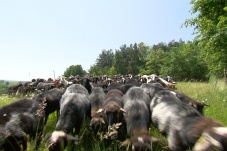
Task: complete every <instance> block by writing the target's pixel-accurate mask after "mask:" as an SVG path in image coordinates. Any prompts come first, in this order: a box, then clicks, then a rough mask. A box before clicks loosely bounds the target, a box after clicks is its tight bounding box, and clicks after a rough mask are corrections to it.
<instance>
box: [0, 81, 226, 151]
mask: <svg viewBox="0 0 227 151" xmlns="http://www.w3.org/2000/svg"><path fill="white" fill-rule="evenodd" d="M223 83H224V82H223V80H219V81H215V80H210V82H209V83H202V82H178V83H177V85H176V86H177V91H181V92H184V93H185V94H187V95H188V96H190V97H191V98H194V99H195V100H198V101H201V102H204V103H206V104H207V105H209V106H207V107H205V109H204V114H205V116H208V117H212V118H213V119H216V120H217V121H220V122H222V123H223V124H224V125H225V126H227V112H226V108H227V93H226V92H227V88H226V87H225V86H224V84H223ZM17 99H19V98H9V97H8V96H7V95H2V96H0V106H4V105H6V104H9V103H10V102H13V101H15V100H17ZM56 122H57V120H56V114H55V113H52V114H51V115H50V117H49V121H48V122H47V125H46V128H45V133H49V132H52V131H53V129H54V127H55V124H56ZM88 122H89V121H88V120H87V121H86V122H85V123H84V126H83V128H82V130H81V134H80V136H83V137H82V140H81V142H79V144H78V145H76V150H80V151H83V150H84V151H88V150H90V151H103V150H123V151H124V150H127V148H121V149H119V145H120V141H119V140H116V141H113V142H106V141H103V140H101V141H100V140H98V139H96V138H95V136H94V135H93V133H92V131H91V130H90V129H89V127H88ZM150 134H151V135H152V136H155V137H161V138H163V139H164V137H163V136H162V135H161V134H160V133H159V132H158V131H157V130H156V129H155V128H153V127H151V128H150ZM164 140H165V139H164ZM45 142H46V139H45V137H44V139H43V141H42V143H41V145H40V149H39V150H40V151H47V147H46V144H45ZM107 144H108V145H107ZM165 146H166V144H165V143H161V144H158V145H156V146H153V149H154V150H155V151H159V150H160V151H161V150H165ZM33 148H34V143H33V142H30V143H29V145H28V150H29V151H32V150H33ZM67 150H70V147H68V148H66V151H67Z"/></svg>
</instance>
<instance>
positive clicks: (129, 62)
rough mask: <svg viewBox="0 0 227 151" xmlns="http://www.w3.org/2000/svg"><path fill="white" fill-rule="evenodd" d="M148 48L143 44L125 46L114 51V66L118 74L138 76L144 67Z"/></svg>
mask: <svg viewBox="0 0 227 151" xmlns="http://www.w3.org/2000/svg"><path fill="white" fill-rule="evenodd" d="M149 50H150V47H149V46H147V45H145V44H144V43H139V44H137V43H135V44H134V45H132V44H130V46H129V47H128V46H127V45H126V44H124V45H122V46H121V47H120V50H116V52H115V58H114V66H115V68H116V71H117V73H118V74H122V75H125V74H133V75H137V74H139V71H140V69H141V68H143V67H144V65H145V58H146V57H147V55H148V53H149Z"/></svg>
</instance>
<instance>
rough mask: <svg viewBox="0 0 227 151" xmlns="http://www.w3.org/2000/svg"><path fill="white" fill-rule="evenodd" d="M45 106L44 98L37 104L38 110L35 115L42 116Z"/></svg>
mask: <svg viewBox="0 0 227 151" xmlns="http://www.w3.org/2000/svg"><path fill="white" fill-rule="evenodd" d="M46 106H47V103H46V97H44V98H43V100H42V102H41V103H40V104H39V109H38V110H37V112H36V115H38V116H40V117H41V116H43V115H44V113H45V108H46Z"/></svg>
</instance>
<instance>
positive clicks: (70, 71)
mask: <svg viewBox="0 0 227 151" xmlns="http://www.w3.org/2000/svg"><path fill="white" fill-rule="evenodd" d="M71 75H72V76H76V75H79V76H84V75H86V71H85V70H83V68H82V66H81V65H71V66H70V67H69V68H67V69H66V71H65V72H64V76H65V77H69V76H71Z"/></svg>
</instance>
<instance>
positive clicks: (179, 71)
mask: <svg viewBox="0 0 227 151" xmlns="http://www.w3.org/2000/svg"><path fill="white" fill-rule="evenodd" d="M198 50H199V49H198V47H197V45H195V44H194V43H192V42H189V43H187V44H181V45H180V46H179V47H175V48H173V49H172V51H171V52H169V53H168V55H167V57H165V58H164V59H163V65H162V67H161V70H160V74H161V75H171V76H173V77H174V79H175V80H177V81H179V80H185V79H186V78H187V79H189V80H190V79H197V80H207V77H206V75H207V73H208V69H207V64H206V63H205V61H204V60H202V59H201V52H200V51H198Z"/></svg>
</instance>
